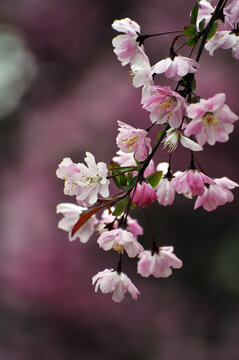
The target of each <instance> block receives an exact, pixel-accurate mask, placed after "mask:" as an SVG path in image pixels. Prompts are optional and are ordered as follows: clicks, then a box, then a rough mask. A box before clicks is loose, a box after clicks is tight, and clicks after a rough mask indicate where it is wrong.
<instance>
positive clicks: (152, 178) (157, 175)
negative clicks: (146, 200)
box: [146, 171, 163, 188]
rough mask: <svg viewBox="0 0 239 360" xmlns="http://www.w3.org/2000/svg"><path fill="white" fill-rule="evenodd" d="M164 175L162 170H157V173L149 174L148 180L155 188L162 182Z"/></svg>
mask: <svg viewBox="0 0 239 360" xmlns="http://www.w3.org/2000/svg"><path fill="white" fill-rule="evenodd" d="M162 176H163V172H162V171H156V172H155V173H153V174H150V175H149V176H147V177H146V180H147V181H148V183H149V184H150V185H151V186H152V187H153V188H155V187H156V186H157V185H158V183H159V182H160V180H161V178H162Z"/></svg>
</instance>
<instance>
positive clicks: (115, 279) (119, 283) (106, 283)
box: [92, 269, 140, 303]
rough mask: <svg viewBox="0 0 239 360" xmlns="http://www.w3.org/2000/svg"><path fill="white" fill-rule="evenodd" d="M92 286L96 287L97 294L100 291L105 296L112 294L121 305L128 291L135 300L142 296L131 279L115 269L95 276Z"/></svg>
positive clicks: (113, 298) (106, 270) (114, 299)
mask: <svg viewBox="0 0 239 360" xmlns="http://www.w3.org/2000/svg"><path fill="white" fill-rule="evenodd" d="M92 285H95V292H97V291H98V289H99V288H100V290H101V291H102V293H103V294H108V293H111V294H112V300H113V301H115V302H117V303H119V302H121V301H122V300H124V296H125V293H126V292H127V291H128V292H129V293H130V295H131V296H132V298H133V299H134V300H137V297H138V295H139V294H140V292H139V290H138V289H137V288H136V286H135V285H134V284H133V283H132V281H131V280H130V278H129V277H128V276H127V275H126V274H124V273H123V272H120V273H119V272H117V271H114V270H113V269H105V270H104V271H100V272H99V273H98V274H96V275H95V276H93V278H92Z"/></svg>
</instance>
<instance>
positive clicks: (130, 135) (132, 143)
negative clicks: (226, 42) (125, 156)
mask: <svg viewBox="0 0 239 360" xmlns="http://www.w3.org/2000/svg"><path fill="white" fill-rule="evenodd" d="M118 125H119V134H118V136H117V138H116V143H117V146H118V147H119V148H120V150H122V151H123V152H125V153H129V152H133V153H134V156H135V159H136V160H138V161H144V160H145V159H146V158H147V156H148V153H149V152H151V150H152V149H151V146H150V141H151V139H149V138H146V136H147V134H148V133H147V131H145V130H143V129H135V128H134V127H132V126H130V125H128V124H125V123H123V122H122V121H118ZM147 148H148V149H147Z"/></svg>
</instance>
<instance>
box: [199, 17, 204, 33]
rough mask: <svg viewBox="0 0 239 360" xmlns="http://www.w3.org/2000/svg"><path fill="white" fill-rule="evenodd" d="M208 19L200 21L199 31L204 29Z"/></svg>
mask: <svg viewBox="0 0 239 360" xmlns="http://www.w3.org/2000/svg"><path fill="white" fill-rule="evenodd" d="M205 21H206V19H202V20H201V21H200V23H199V31H200V32H201V31H203V29H204V26H205Z"/></svg>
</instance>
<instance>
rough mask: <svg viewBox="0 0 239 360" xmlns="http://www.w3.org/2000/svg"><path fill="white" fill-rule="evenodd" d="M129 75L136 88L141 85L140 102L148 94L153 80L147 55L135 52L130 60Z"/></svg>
mask: <svg viewBox="0 0 239 360" xmlns="http://www.w3.org/2000/svg"><path fill="white" fill-rule="evenodd" d="M130 75H131V76H132V77H133V85H134V87H136V88H138V87H141V86H143V89H142V103H143V100H144V99H145V97H147V96H149V95H150V87H151V86H152V85H153V84H154V82H153V78H152V75H153V71H152V68H151V65H150V62H149V58H148V56H147V55H145V54H143V53H139V54H136V55H135V56H134V58H133V59H132V62H131V72H130Z"/></svg>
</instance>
